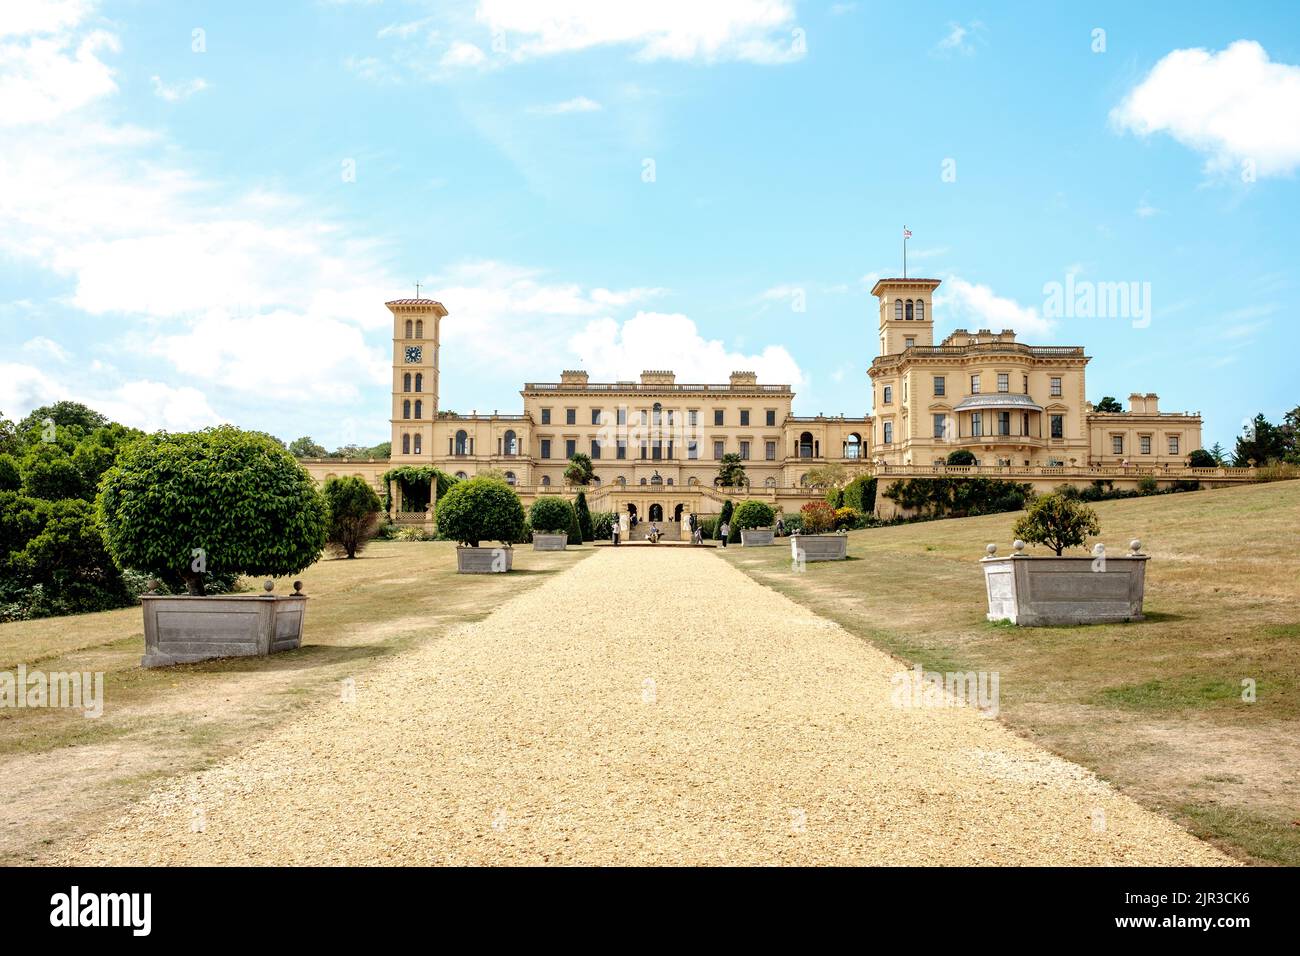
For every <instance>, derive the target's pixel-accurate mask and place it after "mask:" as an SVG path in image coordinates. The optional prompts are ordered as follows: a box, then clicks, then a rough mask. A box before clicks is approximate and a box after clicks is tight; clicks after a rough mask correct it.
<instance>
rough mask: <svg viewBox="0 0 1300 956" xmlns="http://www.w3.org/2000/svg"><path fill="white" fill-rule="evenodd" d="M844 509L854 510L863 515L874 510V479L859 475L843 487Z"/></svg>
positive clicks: (872, 476)
mask: <svg viewBox="0 0 1300 956" xmlns="http://www.w3.org/2000/svg"><path fill="white" fill-rule="evenodd" d="M844 507H845V508H856V509H857V510H858V511H860V512H862V513H863V514H871V513H872V512H873V511H875V510H876V478H875V476H874V475H859V476H858V477H856V478H854V479H853V480H852V481H850V482H849V483H848V484H847V485H845V486H844Z"/></svg>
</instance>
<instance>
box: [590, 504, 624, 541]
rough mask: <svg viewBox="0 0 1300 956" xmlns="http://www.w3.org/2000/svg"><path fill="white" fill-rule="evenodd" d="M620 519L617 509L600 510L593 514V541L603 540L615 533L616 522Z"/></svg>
mask: <svg viewBox="0 0 1300 956" xmlns="http://www.w3.org/2000/svg"><path fill="white" fill-rule="evenodd" d="M616 521H618V512H616V511H598V512H596V513H595V514H593V515H592V516H591V537H592V540H593V541H603V540H604V539H606V538H608V537H611V536H612V535H613V533H614V523H615V522H616Z"/></svg>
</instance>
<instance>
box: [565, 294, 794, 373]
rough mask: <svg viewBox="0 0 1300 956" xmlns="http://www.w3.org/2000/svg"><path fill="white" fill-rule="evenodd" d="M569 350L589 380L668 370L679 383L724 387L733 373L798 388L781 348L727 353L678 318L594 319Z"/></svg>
mask: <svg viewBox="0 0 1300 956" xmlns="http://www.w3.org/2000/svg"><path fill="white" fill-rule="evenodd" d="M569 349H570V350H571V351H572V352H573V353H574V355H576V356H577V358H578V363H579V367H581V368H585V369H586V370H587V371H588V372H589V373H590V374H591V376H592V378H593V379H594V380H599V381H625V380H634V379H635V378H636V377H637V376H638V375H639V374H640V373H641V372H642V371H643V370H645V369H650V368H655V369H671V370H673V371H674V372H676V373H677V381H678V382H679V383H693V384H698V383H710V382H712V383H717V382H726V381H727V380H728V376H730V374H731V373H732V372H733V371H738V370H746V371H753V372H757V373H758V380H759V381H760V382H764V383H767V384H786V385H792V386H796V387H797V386H799V385H802V384H803V382H804V377H803V373H802V372H801V371H800V369H799V365H798V363H797V362H795V360H794V358H793V357H792V356H791V355H790V353H789V352H787V351H786V350H785V349H784V348H783V347H781V346H779V345H769V346H767V347H766V348H764V349H763V350H762V351H761V352H758V353H754V354H748V355H746V354H744V353H741V352H738V351H734V350H729V349H728V348H727V347H726V346H725V345H724V344H723V343H722V342H721V341H719V340H717V339H706V338H705V337H704V336H702V335H701V334H700V332H699V329H698V328H697V327H696V325H695V323H694V322H693V321H691V319H689V318H688V317H686V316H685V315H681V314H680V313H662V312H638V313H637V314H636V315H635V316H633V317H632V318H630V319H628V320H627V321H626V322H622V323H619V322H616V321H615V320H614V319H608V318H606V319H597V320H596V321H594V322H589V323H588V324H587V326H586V328H584V329H583V330H582V331H581V332H579V333H578V334H576V335H574V336H573V337H572V338H571V339H570V340H569Z"/></svg>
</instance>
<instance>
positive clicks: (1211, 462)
mask: <svg viewBox="0 0 1300 956" xmlns="http://www.w3.org/2000/svg"><path fill="white" fill-rule="evenodd" d="M1187 464H1188V465H1189V466H1190V467H1192V468H1218V467H1219V462H1218V461H1217V460H1216V459H1215V457H1214V456H1213V455H1212V454H1210V453H1209V452H1208V451H1206V450H1205V449H1204V448H1198V449H1196V451H1194V452H1192V453H1191V454H1190V455H1188V456H1187Z"/></svg>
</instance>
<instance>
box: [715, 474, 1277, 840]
mask: <svg viewBox="0 0 1300 956" xmlns="http://www.w3.org/2000/svg"><path fill="white" fill-rule="evenodd" d="M1095 508H1096V510H1097V512H1098V515H1099V516H1100V519H1101V530H1102V535H1101V537H1100V538H1099V539H1098V540H1101V541H1103V542H1104V543H1105V544H1106V545H1107V548H1108V550H1110V551H1111V552H1112V553H1113V552H1117V551H1118V552H1120V553H1122V552H1123V550H1124V549H1125V546H1126V545H1127V543H1128V541H1129V540H1130V539H1131V538H1133V537H1138V538H1141V539H1142V541H1143V544H1144V550H1146V551H1147V552H1148V553H1150V554H1151V556H1152V560H1151V562H1150V563H1149V565H1148V570H1147V589H1146V612H1147V620H1146V621H1143V622H1139V623H1132V624H1119V625H1104V626H1092V627H1074V628H1014V627H1008V626H1005V625H1003V626H998V625H995V624H990V623H988V622H986V621H985V620H984V614H985V611H986V606H985V601H984V585H983V575H982V572H981V570H980V565H979V558H980V557H981V556H982V555H983V550H984V545H985V544H987V543H989V542H994V543H996V544H998V545H999V548H1000V550H1001V551H1002V553H1006V552H1007V551H1008V550H1009V549H1010V543H1011V537H1012V535H1011V527H1012V524H1013V522H1014V520H1015V516H1014V515H991V516H986V517H979V518H965V519H953V520H946V521H934V522H926V523H919V524H912V525H901V526H895V527H890V528H878V529H873V530H868V531H857V532H853V533H852V535H851V539H850V543H849V554H850V558H851V560H849V561H846V562H843V563H820V564H809V565H808V566H807V571H806V572H805V573H803V574H796V573H794V572H793V571H792V570H791V562H790V553H789V548H788V545H787V546H786V547H779V548H766V549H757V550H755V549H751V550H748V551H746V550H743V549H739V548H735V549H730V548H729V549H727V550H726V551H719V552H718V553H719V554H720V555H723V556H725V559H726V560H728V561H731V562H734V563H735V564H736V565H737V566H738V567H740V568H741V569H743V570H745V571H747V572H748V573H750V574H751V575H753V576H754V577H755V578H757V579H758V580H760V581H762V582H763V583H765V584H768V585H769V586H771V587H773V588H775V589H777V590H778V591H781V592H782V593H784V594H787V595H788V596H790V597H792V598H794V599H795V600H797V601H799V602H800V603H802V604H804V605H805V606H807V607H809V608H810V609H812V610H814V611H816V612H817V613H819V614H822V615H824V616H826V617H830V618H832V619H833V620H835V621H837V622H838V623H840V624H842V625H843V626H844V627H846V628H847V629H849V630H850V631H852V632H853V633H855V634H857V635H859V636H860V637H863V638H865V639H867V640H869V641H871V642H872V643H874V644H876V645H877V646H879V647H881V648H883V649H885V650H887V651H890V652H892V653H893V654H895V655H896V656H898V657H900V658H902V659H904V660H906V661H908V662H909V663H917V662H919V663H921V664H923V665H924V666H925V667H926V668H927V669H929V670H936V671H944V672H947V671H969V670H976V671H980V670H984V671H998V672H999V673H1000V674H1001V719H1002V720H1003V721H1005V722H1006V723H1008V724H1009V725H1010V726H1012V727H1013V728H1015V729H1016V730H1017V731H1019V732H1021V733H1022V734H1024V735H1025V736H1027V737H1030V738H1032V739H1034V740H1036V741H1038V742H1039V743H1041V744H1043V745H1045V746H1047V747H1048V748H1049V749H1051V750H1053V751H1055V752H1056V753H1058V754H1060V755H1062V756H1064V757H1066V758H1068V759H1069V760H1072V761H1075V762H1077V763H1081V764H1083V765H1084V766H1087V767H1089V768H1091V769H1093V770H1095V771H1097V772H1098V773H1099V774H1100V775H1101V776H1102V777H1104V778H1105V779H1107V780H1109V781H1111V782H1112V783H1114V784H1116V785H1117V786H1118V787H1120V788H1121V789H1122V790H1124V791H1125V792H1127V793H1129V794H1130V795H1132V796H1134V797H1135V798H1137V799H1138V800H1139V801H1140V802H1143V803H1145V804H1146V805H1148V806H1151V807H1155V808H1158V809H1160V810H1162V811H1163V812H1165V813H1167V814H1168V815H1170V816H1171V817H1173V818H1174V819H1175V820H1177V821H1178V822H1180V823H1182V824H1183V825H1184V826H1186V827H1187V828H1188V829H1190V830H1191V831H1192V832H1194V833H1196V834H1198V835H1200V836H1202V837H1205V838H1206V839H1209V840H1210V841H1212V842H1214V843H1215V844H1217V845H1219V846H1220V847H1222V848H1223V849H1225V850H1227V851H1228V852H1229V853H1231V854H1233V855H1235V856H1236V857H1238V858H1240V859H1243V860H1247V861H1251V862H1256V863H1279V864H1290V865H1295V864H1300V806H1298V805H1297V802H1296V794H1297V793H1300V745H1297V740H1300V482H1297V481H1288V482H1277V483H1273V484H1262V485H1253V486H1248V487H1239V488H1229V489H1223V490H1217V491H1201V492H1195V493H1191V494H1181V495H1165V496H1159V497H1150V498H1138V499H1127V500H1121V501H1109V502H1102V503H1100V504H1097V505H1095ZM1091 544H1092V542H1089V545H1090V546H1091ZM1040 553H1041V552H1040ZM1247 679H1249V680H1253V681H1254V682H1255V687H1256V693H1257V700H1256V701H1255V702H1254V703H1247V702H1245V701H1243V699H1242V681H1243V680H1247Z"/></svg>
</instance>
